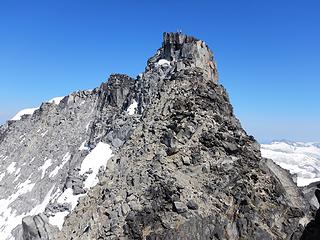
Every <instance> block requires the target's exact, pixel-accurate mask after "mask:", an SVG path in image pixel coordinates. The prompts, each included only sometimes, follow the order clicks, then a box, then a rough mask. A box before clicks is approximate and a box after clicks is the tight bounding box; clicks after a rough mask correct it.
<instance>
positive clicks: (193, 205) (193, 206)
mask: <svg viewBox="0 0 320 240" xmlns="http://www.w3.org/2000/svg"><path fill="white" fill-rule="evenodd" d="M187 207H188V208H189V209H191V210H198V208H199V206H198V204H197V203H196V202H195V201H194V200H192V199H191V200H189V201H188V202H187Z"/></svg>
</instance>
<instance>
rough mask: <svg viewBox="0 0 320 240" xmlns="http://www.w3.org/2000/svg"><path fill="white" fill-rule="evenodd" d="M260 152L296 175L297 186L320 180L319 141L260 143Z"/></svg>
mask: <svg viewBox="0 0 320 240" xmlns="http://www.w3.org/2000/svg"><path fill="white" fill-rule="evenodd" d="M261 154H262V156H263V157H265V158H270V159H272V160H273V161H274V162H275V163H277V164H278V165H280V166H281V167H282V168H284V169H287V170H289V171H290V173H291V174H294V175H296V181H297V185H298V186H300V187H301V186H306V185H309V184H310V183H312V182H317V181H320V143H319V142H309V143H304V142H291V141H286V140H281V141H274V142H272V143H270V144H261Z"/></svg>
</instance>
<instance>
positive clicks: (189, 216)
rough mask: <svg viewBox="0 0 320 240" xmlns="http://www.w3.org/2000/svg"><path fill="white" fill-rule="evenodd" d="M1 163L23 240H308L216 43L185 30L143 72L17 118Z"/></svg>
mask: <svg viewBox="0 0 320 240" xmlns="http://www.w3.org/2000/svg"><path fill="white" fill-rule="evenodd" d="M110 152H112V154H111V153H110ZM0 158H1V164H2V165H1V166H0V169H1V171H5V178H3V179H5V180H3V182H1V184H2V183H3V185H1V186H0V187H1V188H2V189H1V190H2V194H1V198H2V199H1V200H0V203H2V204H3V206H5V207H6V208H12V209H14V213H15V219H17V220H18V221H21V220H22V219H24V220H23V224H22V225H19V226H16V225H15V226H14V224H13V225H12V226H11V228H9V227H8V225H3V226H4V229H5V230H6V233H9V232H8V231H9V230H11V229H13V227H15V230H14V231H13V232H11V234H13V235H14V236H16V237H20V236H23V239H37V238H39V234H40V235H41V237H42V236H45V237H43V239H46V238H47V239H299V237H300V236H301V233H302V229H303V227H304V224H306V222H307V221H308V219H310V212H309V205H308V203H307V202H306V201H305V200H304V198H303V196H302V193H301V191H300V190H299V189H298V188H297V187H296V186H295V184H294V183H293V182H292V179H291V178H290V176H289V174H288V172H286V171H284V170H282V169H281V168H280V167H279V166H277V165H275V164H273V163H272V162H270V161H269V160H266V159H263V158H262V157H261V154H260V149H259V144H258V143H257V142H256V141H255V139H254V138H253V137H252V136H248V135H247V134H246V132H245V131H244V130H243V129H242V127H241V124H240V122H239V121H238V119H237V118H236V117H235V115H234V113H233V108H232V105H231V104H230V101H229V98H228V95H227V93H226V90H225V89H224V88H223V86H221V85H220V84H219V82H218V73H217V67H216V63H215V61H214V58H213V54H212V52H211V51H210V49H209V48H208V46H207V45H206V44H205V43H204V42H203V41H201V40H198V39H196V38H194V37H190V36H186V35H184V34H181V33H165V34H164V36H163V44H162V47H161V48H160V49H158V51H157V52H156V54H155V55H154V56H153V57H151V58H150V59H149V60H148V62H147V67H146V69H145V71H144V72H143V73H142V74H140V75H139V76H138V77H137V78H136V79H133V78H131V77H129V76H126V75H123V74H114V75H111V76H110V78H109V80H108V81H107V82H105V83H103V84H102V85H101V86H100V87H98V88H96V89H94V90H92V91H82V92H77V93H73V94H70V95H69V96H67V97H65V98H64V99H63V100H62V101H61V102H60V103H59V104H52V103H44V104H42V106H41V107H40V109H39V110H36V111H35V112H34V114H33V115H31V116H24V117H22V119H21V120H20V121H9V122H8V123H7V124H6V125H4V126H2V127H1V128H0ZM33 158H34V159H33ZM12 163H14V165H12ZM90 163H91V165H90ZM97 164H100V165H98V166H97ZM88 165H89V167H88ZM100 166H101V167H100ZM105 166H106V168H105ZM18 167H19V169H20V170H19V171H18ZM99 167H100V168H99ZM8 169H9V170H8ZM19 173H22V174H21V176H19ZM0 174H1V172H0ZM16 179H17V180H16ZM15 181H16V183H15V184H14V185H13V187H11V188H10V187H7V186H9V182H15ZM96 183H97V184H96ZM95 184H96V185H95ZM94 185H95V186H94ZM35 186H36V187H35ZM19 189H20V190H19ZM21 189H22V190H21ZM17 191H18V193H19V194H17V193H16V192H17ZM29 199H33V200H32V201H31V200H30V201H28V200H29ZM1 201H2V202H1ZM0 210H3V209H1V205H0ZM0 212H1V211H0ZM3 212H4V214H3V216H5V214H10V213H11V211H10V212H5V211H4V210H3ZM40 213H43V214H42V215H38V214H40ZM66 216H67V217H66ZM0 217H1V215H0ZM0 220H1V218H0ZM0 224H1V222H0ZM53 225H55V226H57V227H58V228H59V231H58V230H57V228H55V227H53ZM3 226H2V227H3ZM49 233H50V234H49ZM21 234H22V235H21ZM37 234H38V235H37Z"/></svg>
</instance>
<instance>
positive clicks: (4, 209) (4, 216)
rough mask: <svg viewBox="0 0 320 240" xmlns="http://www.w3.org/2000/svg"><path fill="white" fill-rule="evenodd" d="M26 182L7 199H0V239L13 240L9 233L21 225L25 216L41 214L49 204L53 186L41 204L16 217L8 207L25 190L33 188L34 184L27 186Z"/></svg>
mask: <svg viewBox="0 0 320 240" xmlns="http://www.w3.org/2000/svg"><path fill="white" fill-rule="evenodd" d="M26 182H27V183H26ZM26 182H25V184H22V185H23V186H22V188H20V189H19V191H18V192H16V193H15V194H13V195H11V196H10V197H9V198H8V199H1V200H0V230H1V234H0V239H14V238H13V236H12V235H11V231H12V230H13V229H14V228H15V227H16V226H18V225H19V224H21V221H22V219H23V218H24V217H26V216H33V215H36V214H39V213H41V212H43V211H44V210H45V208H46V206H47V205H48V203H49V202H50V195H51V192H52V190H53V188H54V186H53V187H52V188H51V189H50V190H49V192H48V193H47V194H46V196H45V197H44V200H43V201H42V203H40V204H39V205H37V206H35V207H34V208H33V209H32V210H31V211H29V212H27V213H23V214H21V215H17V214H16V212H17V211H16V210H12V208H11V207H9V205H10V204H11V203H12V202H14V201H15V200H16V199H17V198H18V197H20V195H22V194H24V193H26V192H28V191H27V190H30V191H31V189H32V188H33V187H32V188H31V189H30V187H31V186H32V185H33V186H34V184H29V182H30V180H29V179H28V180H27V181H26Z"/></svg>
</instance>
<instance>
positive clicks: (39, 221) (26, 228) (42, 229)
mask: <svg viewBox="0 0 320 240" xmlns="http://www.w3.org/2000/svg"><path fill="white" fill-rule="evenodd" d="M22 229H23V233H22V239H25V240H50V239H54V236H55V234H56V233H57V231H58V228H57V227H54V226H52V225H50V224H49V223H48V218H47V217H46V216H45V215H44V214H42V213H41V214H38V215H36V216H28V217H25V218H23V219H22Z"/></svg>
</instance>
